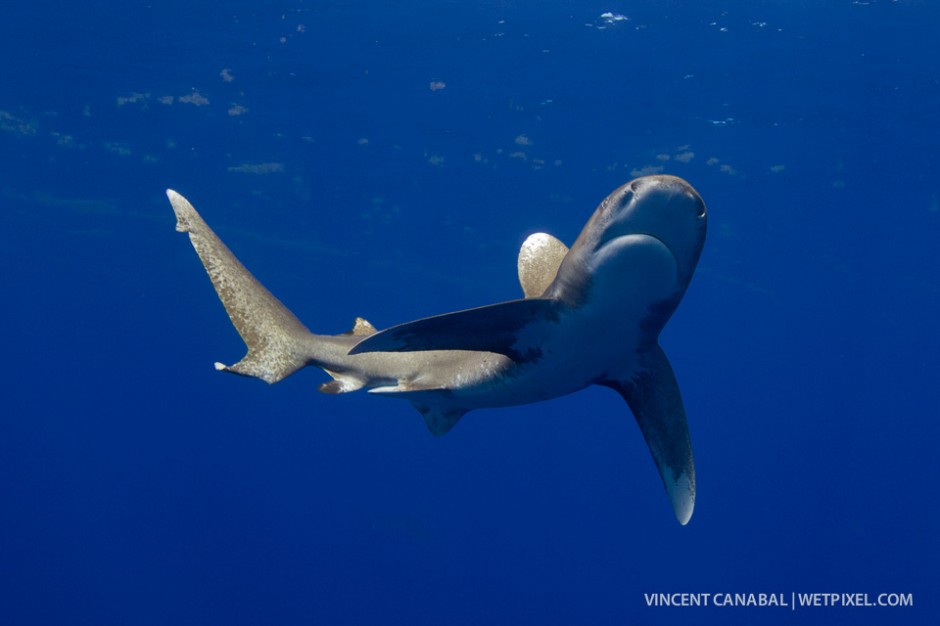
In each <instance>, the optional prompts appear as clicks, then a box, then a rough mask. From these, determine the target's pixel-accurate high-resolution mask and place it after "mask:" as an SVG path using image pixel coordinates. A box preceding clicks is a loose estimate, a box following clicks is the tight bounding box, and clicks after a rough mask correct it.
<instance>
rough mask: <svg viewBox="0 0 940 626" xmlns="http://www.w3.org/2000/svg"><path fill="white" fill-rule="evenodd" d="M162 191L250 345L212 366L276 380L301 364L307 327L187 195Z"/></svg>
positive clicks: (169, 190) (223, 301) (234, 321)
mask: <svg viewBox="0 0 940 626" xmlns="http://www.w3.org/2000/svg"><path fill="white" fill-rule="evenodd" d="M166 195H167V197H168V198H169V199H170V204H172V205H173V211H174V212H175V213H176V230H178V231H179V232H181V233H189V240H190V241H191V242H192V244H193V247H194V248H195V249H196V254H198V255H199V259H200V260H201V261H202V264H203V265H204V266H205V268H206V272H208V273H209V278H210V279H211V280H212V285H213V286H214V287H215V291H216V293H218V294H219V299H220V300H222V304H223V305H224V306H225V310H226V312H228V316H229V318H230V319H231V320H232V324H234V325H235V329H236V330H238V334H239V335H241V337H242V339H243V340H244V341H245V345H247V346H248V354H247V355H245V358H243V359H242V360H241V361H239V362H238V363H236V364H235V365H230V366H226V365H223V364H221V363H216V364H215V368H216V369H217V370H221V371H226V372H232V373H235V374H241V375H242V376H254V377H255V378H260V379H261V380H263V381H265V382H267V383H276V382H278V381H279V380H283V379H285V378H287V377H288V376H290V375H291V374H293V373H294V372H296V371H297V370H299V369H301V368H302V367H304V366H305V365H306V364H307V357H306V356H305V354H304V352H305V351H304V340H305V338H306V337H307V336H308V335H309V334H310V331H308V330H307V329H306V327H304V325H303V324H301V323H300V320H298V319H297V318H296V317H294V314H293V313H291V312H290V311H289V310H288V309H287V307H285V306H284V305H283V304H281V302H280V300H278V299H277V298H275V297H274V296H273V295H272V294H271V292H270V291H268V290H267V289H265V288H264V286H263V285H262V284H261V283H259V282H258V280H257V279H256V278H255V277H254V276H252V275H251V272H249V271H248V270H247V269H245V266H244V265H242V264H241V263H240V262H239V261H238V259H236V258H235V255H234V254H232V253H231V251H229V249H228V248H227V247H226V246H225V244H224V243H222V240H220V239H219V238H218V237H217V236H216V234H215V233H214V232H212V229H211V228H209V226H208V225H207V224H206V223H205V222H204V221H203V219H202V217H200V215H199V213H197V212H196V209H194V208H193V205H191V204H190V203H189V201H188V200H186V198H184V197H183V196H181V195H180V194H178V193H176V192H175V191H173V190H172V189H167V190H166Z"/></svg>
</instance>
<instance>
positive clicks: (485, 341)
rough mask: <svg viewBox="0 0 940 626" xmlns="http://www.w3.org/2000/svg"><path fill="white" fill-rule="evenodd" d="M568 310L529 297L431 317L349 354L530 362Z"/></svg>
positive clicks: (383, 335) (358, 346)
mask: <svg viewBox="0 0 940 626" xmlns="http://www.w3.org/2000/svg"><path fill="white" fill-rule="evenodd" d="M562 306H563V305H562V304H560V303H559V302H557V301H555V300H547V299H542V298H529V299H526V300H511V301H509V302H502V303H500V304H493V305H490V306H484V307H480V308H476V309H467V310H465V311H457V312H456V313H447V314H444V315H437V316H435V317H428V318H425V319H422V320H418V321H415V322H408V323H407V324H400V325H398V326H393V327H391V328H389V329H386V330H383V331H381V332H378V333H376V334H374V335H371V336H369V337H366V338H365V339H363V340H362V341H360V342H359V343H358V344H356V345H355V346H354V347H353V349H352V350H350V351H349V354H361V353H363V352H414V351H422V350H474V351H478V352H496V353H499V354H505V355H506V356H508V357H509V358H511V359H513V360H514V361H517V362H525V361H530V360H533V359H537V358H539V357H540V356H541V349H540V345H541V340H542V339H544V337H545V336H547V334H548V333H549V332H551V328H552V327H553V326H554V325H555V323H556V322H557V321H558V318H559V315H560V314H561V311H562V309H561V307H562Z"/></svg>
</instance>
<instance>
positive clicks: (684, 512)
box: [601, 345, 695, 525]
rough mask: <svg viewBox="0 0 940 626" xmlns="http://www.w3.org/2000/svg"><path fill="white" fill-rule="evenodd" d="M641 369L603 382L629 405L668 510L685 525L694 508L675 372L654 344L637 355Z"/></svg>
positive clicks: (692, 465)
mask: <svg viewBox="0 0 940 626" xmlns="http://www.w3.org/2000/svg"><path fill="white" fill-rule="evenodd" d="M641 364H642V367H643V369H642V371H641V373H640V374H639V375H637V376H635V377H633V378H632V379H631V380H628V381H605V382H603V383H601V384H603V385H605V386H607V387H611V388H613V389H616V390H617V391H618V392H619V393H620V395H621V396H623V399H624V400H626V401H627V404H628V405H630V410H631V411H633V416H634V417H635V418H636V421H637V424H639V426H640V430H641V431H643V436H644V437H645V438H646V443H647V445H648V446H649V449H650V452H651V453H652V454H653V461H654V462H655V463H656V467H657V468H658V469H659V474H660V476H662V479H663V484H664V485H665V487H666V491H667V492H668V493H669V500H670V501H671V503H672V510H673V512H674V513H675V515H676V519H677V520H679V523H680V524H682V525H685V524H687V523H688V521H689V519H690V518H691V517H692V511H693V509H694V508H695V463H694V461H693V458H692V442H691V440H690V439H689V427H688V424H687V422H686V419H685V408H684V407H683V406H682V398H681V396H680V395H679V385H678V384H677V383H676V377H675V374H673V371H672V367H671V366H670V365H669V361H668V360H667V359H666V355H665V354H664V353H663V350H662V348H660V347H659V346H658V345H657V346H656V347H655V348H653V349H652V350H650V351H649V352H646V353H644V354H643V355H642V356H641Z"/></svg>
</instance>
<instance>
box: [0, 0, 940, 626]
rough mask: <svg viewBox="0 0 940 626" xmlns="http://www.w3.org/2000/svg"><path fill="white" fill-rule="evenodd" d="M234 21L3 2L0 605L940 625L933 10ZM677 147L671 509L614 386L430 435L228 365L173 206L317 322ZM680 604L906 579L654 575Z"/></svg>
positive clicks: (332, 12) (562, 228) (782, 582)
mask: <svg viewBox="0 0 940 626" xmlns="http://www.w3.org/2000/svg"><path fill="white" fill-rule="evenodd" d="M203 4H204V6H203ZM218 6H222V5H214V4H212V3H197V2H179V1H173V0H167V1H154V2H152V3H149V4H141V3H117V2H111V3H92V5H90V6H89V5H87V4H82V3H64V2H61V1H59V2H56V1H52V0H50V1H41V2H32V3H20V4H17V5H15V6H9V7H5V9H4V17H3V20H0V53H2V58H3V59H4V62H3V63H0V85H2V87H0V166H2V169H0V200H2V211H0V291H2V294H3V296H2V302H3V305H2V311H3V313H2V319H3V330H4V333H3V338H4V341H3V343H4V346H3V356H2V363H3V366H2V367H3V373H4V376H3V383H2V386H3V387H2V397H3V402H2V409H0V412H2V418H0V623H2V624H65V623H69V624H468V625H469V624H540V625H541V624H673V623H679V622H682V623H724V624H730V623H741V624H752V623H767V624H771V623H773V624H797V623H800V624H802V623H817V624H829V623H873V624H883V623H905V624H923V623H936V620H937V618H938V614H940V609H938V605H937V598H936V583H937V580H938V565H937V564H938V563H940V549H938V540H937V533H936V530H937V526H936V524H937V522H936V519H937V513H938V505H937V495H938V490H937V485H936V481H935V480H934V479H933V473H934V472H935V471H936V467H937V462H936V448H937V441H938V435H940V432H938V430H940V427H938V419H937V418H938V416H940V384H938V383H940V380H938V372H940V332H938V329H937V320H938V319H940V253H938V241H940V209H938V194H940V190H938V178H937V172H938V170H940V156H938V152H937V147H938V146H940V125H938V122H937V111H938V110H940V44H938V38H937V36H936V24H937V23H938V20H940V8H938V6H937V5H936V3H931V2H919V1H916V0H910V1H896V2H890V1H887V0H871V1H870V2H851V1H848V0H845V1H835V0H833V1H829V2H790V1H783V0H777V1H769V0H762V1H755V2H743V1H738V2H733V1H731V0H724V1H719V0H712V1H706V2H694V3H693V2H679V1H671V2H666V1H660V2H654V1H651V0H646V1H640V2H630V3H626V2H605V3H598V2H578V3H575V2H562V1H552V2H534V1H532V2H521V1H496V0H487V1H485V2H430V1H426V2H419V1H414V0H405V1H401V2H394V3H392V2H375V1H374V0H373V1H368V2H316V1H313V0H307V1H300V0H291V1H288V0H284V1H279V2H245V1H236V2H229V3H225V5H224V8H217V7H218ZM605 13H609V14H610V15H609V16H608V17H602V16H603V15H604V14H605ZM660 171H661V172H664V173H669V174H675V175H678V176H682V177H683V178H686V179H687V180H689V181H690V182H691V183H692V184H693V185H694V186H695V187H696V188H697V189H698V191H699V192H700V193H701V195H702V196H703V197H704V198H705V200H706V202H707V203H708V205H709V212H710V213H709V219H710V224H709V238H708V241H707V243H706V247H705V251H704V254H703V256H702V259H701V262H700V264H699V268H698V271H697V274H696V276H695V279H694V281H693V283H692V285H691V287H690V289H689V292H688V293H687V295H686V297H685V299H684V300H683V302H682V304H681V305H680V307H679V309H678V311H677V312H676V314H675V316H674V317H673V319H672V320H671V321H670V323H669V324H668V325H667V327H666V329H665V331H664V333H663V335H662V344H663V346H664V348H665V350H666V352H667V353H668V354H669V356H670V359H671V361H672V364H673V366H674V368H675V370H676V372H677V376H678V378H679V381H680V384H681V386H682V391H683V397H684V400H685V404H686V408H687V412H688V416H689V423H690V428H691V433H692V440H693V443H694V447H695V455H696V461H697V473H698V499H697V506H696V510H695V515H694V517H693V518H692V521H691V523H690V524H689V525H688V526H687V527H681V526H679V525H678V524H677V523H676V521H675V519H674V518H673V515H672V512H671V510H670V507H669V504H668V499H667V497H666V494H665V492H664V491H663V488H662V484H661V482H660V480H659V477H658V476H657V475H656V471H655V468H654V466H653V464H652V463H651V462H650V458H649V454H648V451H647V450H646V446H645V444H644V442H643V439H642V437H641V435H640V433H639V431H638V429H637V428H636V426H635V425H634V424H633V419H632V417H631V416H630V414H629V412H628V410H627V408H626V406H625V405H624V404H623V402H622V400H621V399H620V398H618V397H617V396H616V394H613V393H611V392H610V391H609V390H605V389H600V388H595V389H589V390H586V391H583V392H580V393H578V394H576V395H572V396H568V397H565V398H562V399H559V400H555V401H551V402H547V403H542V404H538V405H531V406H525V407H519V408H511V409H502V410H491V411H478V412H473V413H471V414H469V415H468V416H467V417H465V418H464V419H463V420H462V421H461V423H460V424H459V425H458V426H457V427H456V428H455V429H454V430H453V431H452V432H451V433H450V434H448V435H447V436H446V437H443V438H439V439H438V438H433V437H431V436H430V435H429V434H428V433H427V432H426V429H425V426H424V424H423V423H422V420H421V418H420V416H419V415H418V414H417V413H416V412H415V411H414V410H413V409H412V408H411V407H410V406H409V405H408V404H407V403H405V402H397V401H394V400H388V399H381V398H375V397H370V396H368V395H366V394H364V393H359V394H349V395H345V396H324V395H321V394H318V393H317V392H316V385H318V384H319V383H320V382H323V380H325V375H323V374H322V373H320V372H318V371H313V370H305V371H303V372H300V373H299V374H297V375H295V376H293V377H292V378H290V379H288V380H286V381H284V382H282V383H279V384H277V385H276V386H273V387H269V386H267V385H264V384H263V383H260V382H258V381H255V380H249V379H243V378H238V377H234V376H226V375H222V374H219V373H217V372H215V371H214V369H213V367H212V363H213V362H214V361H216V360H218V361H223V362H226V363H232V362H234V361H236V360H237V359H238V358H240V357H241V355H242V350H243V346H242V344H241V342H240V340H239V338H238V336H237V334H236V333H235V331H234V330H233V329H232V328H231V326H230V324H229V322H228V320H227V319H226V315H225V313H224V311H223V310H222V308H221V306H220V305H219V303H218V301H217V299H216V296H215V295H214V293H213V291H212V289H211V286H210V285H209V282H208V280H206V277H205V273H204V272H203V270H202V268H201V266H200V264H199V262H198V260H197V259H196V257H195V255H194V253H193V251H192V249H191V247H190V245H189V244H188V242H187V241H186V238H185V237H184V236H183V235H180V234H177V233H175V232H174V225H175V221H174V218H173V215H172V211H171V210H170V207H169V205H168V203H167V201H166V197H165V196H164V194H163V190H164V189H165V188H166V187H172V188H174V189H177V190H178V191H180V192H181V193H183V194H184V195H186V196H187V197H188V198H189V199H190V200H192V202H193V203H194V204H195V205H196V207H197V208H198V209H199V210H200V211H201V212H202V213H203V215H204V216H205V218H206V219H207V220H208V221H209V223H210V224H212V226H213V227H214V228H215V229H216V231H217V232H218V233H219V234H220V236H222V237H223V239H225V241H226V242H227V243H228V244H229V246H230V247H231V248H232V249H233V250H234V251H235V252H236V253H237V254H238V255H239V257H240V258H241V260H242V261H243V262H244V263H245V264H246V265H247V266H248V267H249V268H250V269H251V270H252V271H253V272H254V273H255V274H256V275H257V276H258V277H259V278H260V279H261V280H262V281H263V282H264V283H265V284H266V285H267V286H268V287H269V288H270V289H271V290H272V291H273V292H274V293H275V294H277V296H278V297H279V298H280V299H281V300H282V301H284V302H285V303H286V304H287V305H288V306H289V307H291V308H292V310H293V311H294V312H295V313H296V314H297V315H298V316H299V317H300V318H301V319H302V320H303V321H304V322H305V323H306V324H307V325H308V326H309V327H310V328H312V329H315V330H316V331H318V332H323V333H338V332H344V331H346V330H347V329H348V328H349V326H350V325H351V323H352V321H353V319H354V318H355V317H356V316H360V315H361V316H364V317H366V318H367V319H369V320H370V321H371V322H373V323H374V324H375V325H376V326H379V327H385V326H389V325H391V324H395V323H399V322H403V321H407V320H410V319H415V318H418V317H423V316H426V315H429V314H433V313H440V312H445V311H450V310H456V309H461V308H466V307H470V306H476V305H482V304H488V303H491V302H497V301H501V300H507V299H511V298H515V297H518V295H519V287H518V284H517V281H516V276H515V256H516V252H517V250H518V246H519V245H520V243H521V242H522V241H523V240H524V238H525V237H526V236H527V235H528V234H530V233H532V232H536V231H540V230H542V231H547V232H550V233H552V234H554V235H556V236H558V237H559V238H561V239H562V240H564V241H566V242H568V243H570V242H571V241H573V239H574V238H575V237H576V235H577V233H578V232H579V230H580V228H581V226H582V225H583V223H584V222H585V220H586V219H587V218H588V217H589V216H590V214H591V212H592V211H593V209H594V207H595V206H596V204H597V203H598V202H599V201H600V200H601V199H602V198H603V197H604V196H605V195H606V194H607V193H608V192H609V191H611V190H612V189H614V188H615V187H617V186H619V185H621V184H622V183H624V182H626V181H628V180H630V179H631V178H633V177H634V176H635V175H638V174H642V173H650V172H660ZM681 592H690V593H712V594H715V593H782V594H785V597H786V599H787V600H788V601H789V600H790V599H791V598H792V596H791V594H792V593H822V592H825V593H867V594H869V597H870V599H871V601H875V599H876V598H877V596H878V594H881V593H901V594H910V597H911V598H912V599H913V602H914V606H913V607H905V608H881V607H866V608H862V607H841V608H797V609H796V610H791V609H789V608H730V607H721V608H719V607H714V606H712V607H708V608H704V607H699V608H689V607H685V608H683V607H671V608H663V607H659V608H657V607H648V606H647V601H646V599H645V596H644V594H652V593H670V594H673V593H681Z"/></svg>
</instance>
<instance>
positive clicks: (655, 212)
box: [585, 176, 708, 286]
mask: <svg viewBox="0 0 940 626" xmlns="http://www.w3.org/2000/svg"><path fill="white" fill-rule="evenodd" d="M707 216H708V211H707V210H706V208H705V203H704V202H703V201H702V198H701V196H699V195H698V192H696V191H695V189H693V188H692V185H690V184H689V183H687V182H685V181H684V180H682V179H681V178H677V177H675V176H643V177H641V178H637V179H635V180H633V181H631V182H629V183H627V184H626V185H623V186H622V187H620V188H619V189H616V190H615V191H614V192H613V193H611V194H610V195H609V196H607V198H605V199H604V201H603V202H602V203H601V205H600V206H599V207H598V209H597V211H596V212H595V214H594V216H593V217H592V218H591V222H590V223H589V224H588V227H592V228H593V229H594V233H595V236H596V237H597V241H596V242H593V243H594V247H595V250H597V249H599V248H601V247H603V246H605V245H607V244H608V243H609V242H611V241H614V240H615V239H617V238H619V237H625V236H629V235H648V236H651V237H655V238H656V239H659V240H660V241H661V242H662V243H663V244H664V245H665V246H666V247H667V248H669V250H670V252H672V255H673V256H674V257H675V260H676V266H677V268H678V272H679V282H680V284H682V285H683V286H686V285H688V283H689V280H691V278H692V274H693V272H694V271H695V265H696V263H698V258H699V255H700V254H701V253H702V246H703V245H704V244H705V230H706V223H707V221H708V217H707ZM587 230H588V228H585V231H587Z"/></svg>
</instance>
